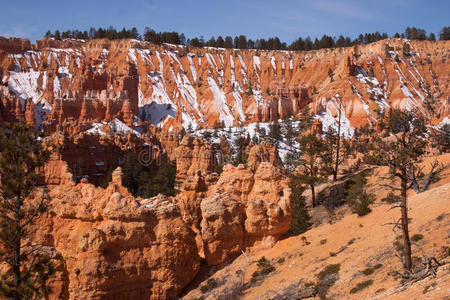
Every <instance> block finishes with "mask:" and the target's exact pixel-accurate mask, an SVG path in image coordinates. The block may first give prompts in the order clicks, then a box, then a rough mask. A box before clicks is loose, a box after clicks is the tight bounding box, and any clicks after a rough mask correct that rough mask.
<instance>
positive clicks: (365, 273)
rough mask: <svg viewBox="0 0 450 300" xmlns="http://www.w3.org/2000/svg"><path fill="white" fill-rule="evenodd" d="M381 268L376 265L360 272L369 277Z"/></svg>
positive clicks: (380, 265)
mask: <svg viewBox="0 0 450 300" xmlns="http://www.w3.org/2000/svg"><path fill="white" fill-rule="evenodd" d="M382 266H383V265H382V264H377V265H375V266H373V267H369V268H366V269H364V270H362V271H361V273H363V274H364V275H366V276H369V275H371V274H373V273H374V272H375V271H376V270H378V269H379V268H381V267H382Z"/></svg>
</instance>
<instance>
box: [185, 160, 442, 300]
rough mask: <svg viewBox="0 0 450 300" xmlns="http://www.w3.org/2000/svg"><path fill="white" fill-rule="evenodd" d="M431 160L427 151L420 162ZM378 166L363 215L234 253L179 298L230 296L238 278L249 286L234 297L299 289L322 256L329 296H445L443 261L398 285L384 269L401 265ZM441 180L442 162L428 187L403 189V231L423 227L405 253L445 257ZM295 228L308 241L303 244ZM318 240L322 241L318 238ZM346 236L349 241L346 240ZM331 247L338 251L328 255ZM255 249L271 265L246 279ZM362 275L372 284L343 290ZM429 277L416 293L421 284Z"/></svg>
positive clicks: (263, 296)
mask: <svg viewBox="0 0 450 300" xmlns="http://www.w3.org/2000/svg"><path fill="white" fill-rule="evenodd" d="M431 160H432V158H427V159H426V160H425V163H426V164H428V163H429V161H431ZM439 160H440V161H441V162H442V163H444V164H447V165H448V164H449V162H450V155H449V154H447V155H444V156H440V157H439ZM385 171H386V170H385V169H384V168H377V169H376V170H375V172H374V175H373V176H372V177H371V179H370V180H369V184H368V189H371V190H373V191H374V192H376V194H377V198H378V200H377V202H376V203H375V204H374V205H373V207H372V213H370V214H369V215H367V216H364V217H358V216H357V215H355V214H349V215H346V216H345V217H344V218H342V219H341V220H339V221H337V222H336V223H333V224H323V225H320V226H318V227H316V228H313V229H311V230H309V231H308V232H306V233H305V234H303V235H301V236H295V237H289V238H286V239H284V240H281V241H279V242H278V243H277V244H276V245H275V246H274V247H273V248H271V249H268V250H259V251H257V250H256V251H254V252H251V253H247V254H246V256H244V255H241V256H240V257H239V258H238V259H236V260H235V261H234V262H233V263H232V264H230V265H229V266H227V267H225V268H223V269H222V270H220V271H218V272H216V273H215V274H214V275H213V276H212V277H213V278H215V279H216V281H217V282H218V283H219V285H220V286H219V287H218V288H215V289H213V290H211V291H209V292H207V293H204V294H202V293H200V292H199V291H198V290H194V291H191V293H189V294H188V295H187V296H186V299H195V298H197V297H200V296H202V295H203V296H204V297H205V298H206V299H213V298H214V299H216V298H218V297H220V296H221V297H224V298H231V299H233V298H234V295H233V296H231V295H230V294H231V292H232V291H233V290H239V289H240V287H241V286H242V285H245V284H248V285H249V288H247V289H245V290H244V291H243V292H242V294H241V295H240V296H239V298H242V299H271V298H273V297H275V296H276V295H277V294H278V295H279V294H282V291H283V290H284V289H286V288H287V287H289V286H290V285H293V284H294V285H298V289H304V288H305V287H304V284H305V283H307V282H315V281H316V278H315V274H317V273H318V272H320V271H321V270H322V269H323V268H324V267H325V266H327V265H329V264H341V268H340V272H339V279H338V280H337V282H336V284H335V285H334V286H333V287H331V289H330V290H329V293H328V296H329V297H330V298H331V299H446V298H445V297H446V296H448V295H450V264H447V265H445V266H443V267H441V268H439V269H438V276H437V278H435V279H433V278H431V277H428V278H426V279H424V280H422V281H419V282H416V283H414V284H412V285H404V286H402V285H401V284H400V280H399V279H398V278H397V279H395V278H394V277H393V276H392V275H389V274H390V272H392V271H401V263H400V261H399V259H398V258H397V257H395V255H394V249H393V242H394V241H395V234H394V232H393V231H392V226H391V225H386V224H387V223H390V222H394V221H395V220H396V219H398V217H399V211H398V209H392V210H390V209H389V208H390V205H388V204H384V203H382V202H380V201H379V199H381V197H383V196H384V195H385V194H386V193H387V191H386V190H385V188H383V187H381V186H380V185H379V180H378V179H377V177H378V176H380V175H381V173H385ZM449 181H450V170H449V168H447V169H446V170H445V172H443V174H442V176H441V180H440V181H439V182H437V183H435V184H434V185H433V186H432V187H431V189H429V190H428V191H426V192H424V193H421V194H417V195H415V194H414V192H412V193H411V195H410V196H409V200H408V201H409V207H410V211H409V213H410V218H411V225H410V233H411V236H412V235H414V234H417V233H420V234H423V235H424V238H423V240H421V241H419V242H418V243H417V244H416V245H414V246H413V256H417V257H421V256H422V254H427V255H429V256H436V257H438V258H439V259H441V260H442V261H448V262H450V259H449V258H448V257H445V255H444V251H443V250H442V247H444V246H448V245H449V244H450V243H449V241H450V182H449ZM438 217H439V218H438ZM303 236H304V237H306V239H307V241H308V242H309V243H310V244H308V245H305V244H304V242H303V240H302V237H303ZM322 240H326V242H322V243H321V241H322ZM351 240H354V242H353V243H350V244H349V241H351ZM340 250H342V252H339V251H340ZM333 252H334V253H337V252H339V253H338V254H336V255H335V256H332V255H330V254H332V253H333ZM262 256H265V257H266V258H267V259H269V260H270V261H271V263H272V265H274V266H275V271H274V272H272V273H270V274H269V275H267V276H266V277H265V278H264V279H263V280H261V281H259V282H257V283H254V284H249V282H250V280H251V277H252V274H253V272H254V271H255V270H256V269H257V266H256V263H255V261H256V260H258V259H259V258H260V257H262ZM280 259H281V260H280ZM283 259H284V261H283ZM379 263H381V264H382V267H381V268H379V269H378V270H376V271H375V272H374V273H373V274H371V275H368V276H366V275H364V274H362V273H361V271H362V270H364V269H365V268H367V267H370V266H374V265H376V264H379ZM369 279H371V280H373V285H371V286H369V287H367V288H365V289H363V290H361V291H360V292H358V293H356V294H350V290H351V289H352V288H353V287H355V286H356V285H357V284H358V283H360V282H363V281H366V280H369ZM434 284H436V285H435V286H434V287H433V286H432V287H431V288H429V289H428V291H427V292H426V293H425V294H424V293H423V291H424V289H425V287H427V286H430V285H434Z"/></svg>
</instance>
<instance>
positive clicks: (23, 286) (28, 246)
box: [0, 123, 54, 300]
mask: <svg viewBox="0 0 450 300" xmlns="http://www.w3.org/2000/svg"><path fill="white" fill-rule="evenodd" d="M49 157H50V153H49V152H48V151H47V150H44V148H43V146H42V144H41V142H40V141H39V140H38V139H37V136H36V134H35V133H34V132H33V130H32V129H31V128H29V127H27V126H26V125H23V124H19V123H15V124H8V123H3V124H2V125H1V127H0V181H1V190H0V260H1V261H2V262H4V263H6V265H7V266H8V267H9V268H8V269H7V270H6V272H4V273H3V274H2V275H1V277H0V295H2V296H3V297H7V298H12V299H17V300H19V299H31V298H38V297H43V298H44V297H45V296H46V295H48V293H49V292H50V288H49V286H47V280H48V279H49V277H50V276H51V275H52V274H53V272H54V268H53V265H52V263H51V262H50V261H49V258H48V257H46V255H45V254H44V253H43V252H42V250H41V249H42V245H38V244H36V243H35V242H34V241H33V239H32V228H31V224H32V223H33V222H34V221H35V220H36V219H37V218H38V217H39V216H40V215H41V213H43V212H44V211H45V209H46V208H47V197H46V189H45V188H42V187H39V188H38V185H42V182H43V178H42V176H41V175H40V174H39V173H38V171H37V170H38V168H41V167H43V166H44V164H45V163H46V162H47V161H48V159H49ZM29 198H32V199H33V200H29Z"/></svg>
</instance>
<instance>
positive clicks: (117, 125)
mask: <svg viewBox="0 0 450 300" xmlns="http://www.w3.org/2000/svg"><path fill="white" fill-rule="evenodd" d="M103 125H108V126H109V127H110V128H111V131H112V132H118V133H128V132H129V133H131V134H134V135H136V136H141V134H140V133H139V132H137V131H136V130H133V129H131V128H130V127H128V126H127V125H126V124H125V123H123V122H122V121H120V120H119V119H114V121H112V122H110V123H106V122H102V123H94V124H92V127H91V128H90V129H88V130H86V132H87V133H90V134H98V135H105V134H106V133H105V132H103V131H102V130H101V129H100V127H101V126H103Z"/></svg>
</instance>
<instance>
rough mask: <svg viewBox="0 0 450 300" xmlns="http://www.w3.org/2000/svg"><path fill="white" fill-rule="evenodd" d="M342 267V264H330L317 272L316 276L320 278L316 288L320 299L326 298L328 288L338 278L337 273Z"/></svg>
mask: <svg viewBox="0 0 450 300" xmlns="http://www.w3.org/2000/svg"><path fill="white" fill-rule="evenodd" d="M340 269H341V265H340V264H334V265H328V266H326V267H325V268H324V269H323V270H322V271H320V272H319V273H318V274H316V277H317V279H318V280H319V281H318V282H317V284H316V290H317V294H318V295H319V297H320V299H326V297H327V293H328V290H329V289H330V288H331V287H332V286H333V285H334V284H335V283H336V281H337V280H338V276H337V275H338V273H339V270H340Z"/></svg>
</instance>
